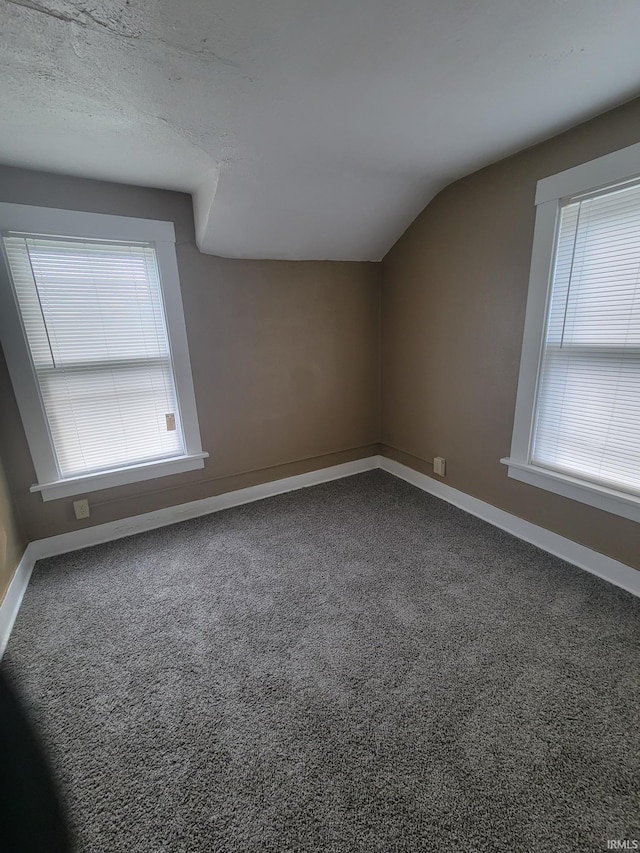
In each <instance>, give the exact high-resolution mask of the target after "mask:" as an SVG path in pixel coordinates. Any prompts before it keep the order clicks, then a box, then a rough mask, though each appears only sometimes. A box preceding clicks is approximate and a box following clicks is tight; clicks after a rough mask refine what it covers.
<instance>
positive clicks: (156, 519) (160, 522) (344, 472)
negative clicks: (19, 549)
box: [29, 456, 380, 560]
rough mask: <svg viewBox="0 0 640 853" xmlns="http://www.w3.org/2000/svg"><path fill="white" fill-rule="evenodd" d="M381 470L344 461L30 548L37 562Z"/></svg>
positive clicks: (373, 460) (374, 464)
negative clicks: (201, 516) (157, 528)
mask: <svg viewBox="0 0 640 853" xmlns="http://www.w3.org/2000/svg"><path fill="white" fill-rule="evenodd" d="M379 467H380V457H379V456H367V457H366V458H365V459H356V460H355V461H354V462H344V463H343V464H342V465H332V466H331V467H329V468H320V469H318V470H316V471H309V472H308V473H307V474H297V475H296V476H295V477H285V478H283V479H282V480H272V481H271V482H269V483H261V484H260V485H259V486H249V487H248V488H246V489H238V490H236V491H234V492H225V493H224V494H222V495H214V496H213V497H210V498H203V499H202V500H199V501H190V502H189V503H186V504H178V505H177V506H171V507H167V508H166V509H159V510H156V511H155V512H146V513H144V514H143V515H134V516H131V517H130V518H123V519H121V520H119V521H110V522H108V523H107V524H96V525H94V526H93V527H85V528H83V529H82V530H73V531H71V532H70V533H60V534H59V535H58V536H49V537H48V538H47V539H36V540H35V541H34V542H32V543H31V544H30V545H29V548H30V549H31V552H32V554H33V556H34V558H35V559H36V560H40V559H42V558H43V557H53V556H55V555H56V554H66V553H68V552H69V551H78V550H79V549H80V548H88V547H89V546H91V545H100V544H101V543H102V542H111V541H112V540H113V539H122V538H123V537H124V536H132V535H133V534H134V533H143V532H144V531H145V530H153V529H154V528H156V527H165V526H166V525H168V524H175V523H176V522H178V521H185V520H186V519H188V518H197V517H198V516H200V515H209V514H210V513H212V512H219V511H220V510H222V509H230V508H231V507H234V506H240V505H241V504H248V503H252V502H253V501H259V500H262V499H263V498H269V497H272V496H273V495H280V494H283V493H284V492H292V491H294V490H296V489H306V488H307V487H308V486H316V485H318V484H319V483H328V482H329V481H330V480H340V479H342V478H343V477H350V476H352V475H353V474H360V473H362V472H363V471H371V470H373V469H375V468H379Z"/></svg>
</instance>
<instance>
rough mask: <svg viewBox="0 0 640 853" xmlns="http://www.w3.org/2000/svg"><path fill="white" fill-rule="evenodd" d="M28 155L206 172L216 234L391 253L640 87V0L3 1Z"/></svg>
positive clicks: (157, 173)
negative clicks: (411, 233) (422, 220)
mask: <svg viewBox="0 0 640 853" xmlns="http://www.w3.org/2000/svg"><path fill="white" fill-rule="evenodd" d="M0 28H1V32H2V39H3V49H2V52H1V55H0V72H1V73H2V87H0V110H1V111H2V122H1V123H0V150H1V151H2V160H3V162H4V163H6V164H9V165H16V166H24V167H29V168H35V169H45V170H49V171H54V172H60V173H64V174H70V175H78V176H83V177H90V178H99V179H104V180H112V181H118V182H124V183H131V184H138V185H144V186H152V187H162V188H166V189H175V190H181V191H186V192H190V193H191V194H192V195H193V198H194V218H195V222H196V233H197V242H198V246H199V248H200V250H201V251H204V252H208V253H212V254H217V255H223V256H227V257H246V258H294V259H335V260H339V259H344V260H379V259H381V258H382V257H383V256H384V255H385V254H386V252H387V251H388V250H389V248H390V247H391V246H392V245H393V243H394V242H395V241H396V240H397V238H398V237H399V236H400V235H401V234H402V232H403V231H404V230H405V228H406V227H407V226H408V225H409V223H410V222H411V221H412V220H413V219H414V218H415V216H416V215H417V214H418V213H419V212H420V210H421V209H422V208H423V207H424V206H425V205H426V204H427V203H428V202H429V200H430V199H431V198H432V197H433V196H434V194H435V193H436V192H438V191H439V190H440V189H441V188H442V187H443V186H445V185H446V184H447V183H450V182H451V181H453V180H455V179H457V178H459V177H461V176H463V175H465V174H468V173H469V172H471V171H474V170H475V169H478V168H480V167H482V166H484V165H486V164H488V163H490V162H493V161H495V160H498V159H500V158H501V157H504V156H506V155H508V154H511V153H514V152H515V151H517V150H520V149H522V148H524V147H526V146H528V145H530V144H532V143H534V142H537V141H540V140H542V139H545V138H547V137H549V136H551V135H553V134H554V133H557V132H559V131H560V130H563V129H565V128H567V127H570V126H571V125H573V124H576V123H578V122H580V121H582V120H584V119H586V118H588V117H590V116H592V115H595V114H596V113H599V112H602V111H604V110H605V109H608V108H609V107H611V106H614V105H615V104H617V103H622V102H623V101H625V100H628V99H630V98H631V97H633V96H634V95H636V94H638V92H639V91H640V51H639V50H638V49H637V33H638V32H639V31H640V3H638V2H637V0H608V2H607V3H603V2H602V0H537V2H536V3H531V2H528V0H473V2H472V0H451V2H446V3H442V2H438V0H427V2H425V0H401V2H397V0H396V1H395V2H392V0H373V2H372V0H347V2H338V0H320V2H317V3H312V4H303V3H300V2H299V0H243V2H241V3H238V2H237V0H216V2H211V0H181V2H179V3H177V2H175V0H95V2H93V3H91V4H89V3H86V2H79V0H74V2H72V0H0Z"/></svg>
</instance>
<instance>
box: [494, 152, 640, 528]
mask: <svg viewBox="0 0 640 853" xmlns="http://www.w3.org/2000/svg"><path fill="white" fill-rule="evenodd" d="M639 175H640V143H638V144H636V145H631V146H629V147H628V148H623V149H622V150H621V151H615V152H614V153H613V154H607V155H605V156H604V157H598V158H597V159H596V160H591V161H590V162H588V163H583V164H581V165H580V166H575V167H574V168H572V169H567V170H566V171H564V172H559V173H558V174H557V175H551V176H550V177H548V178H543V179H542V180H540V181H538V184H537V188H536V223H535V231H534V237H533V251H532V255H531V272H530V276H529V294H528V298H527V310H526V316H525V324H524V337H523V341H522V356H521V360H520V375H519V378H518V393H517V398H516V411H515V419H514V425H513V437H512V442H511V455H510V456H509V457H506V458H504V459H501V460H500V461H501V462H502V463H504V464H505V465H507V466H508V468H509V477H512V478H513V479H515V480H520V481H521V482H523V483H528V484H529V485H532V486H537V487H538V488H540V489H546V490H547V491H550V492H555V493H556V494H559V495H564V496H565V497H568V498H572V499H573V500H576V501H579V502H581V503H585V504H590V505H591V506H595V507H598V508H599V509H603V510H605V511H606V512H610V513H614V514H615V515H621V516H623V517H625V518H630V519H632V520H633V521H640V495H637V496H636V495H634V494H633V493H631V492H626V491H623V490H617V489H615V488H610V487H606V486H602V485H599V484H596V483H591V482H589V481H587V480H582V479H580V478H578V477H572V476H568V475H565V474H561V473H559V472H557V471H550V470H547V469H546V468H542V467H541V466H539V465H533V464H531V461H530V459H531V440H532V429H533V421H534V413H535V403H536V396H537V386H538V375H539V371H540V362H541V358H542V348H543V343H544V329H545V321H546V314H547V303H548V299H549V296H550V292H551V283H552V282H551V277H552V273H553V259H554V254H555V241H556V232H557V223H558V218H559V213H560V205H561V202H562V200H563V199H564V198H567V197H568V196H573V195H577V194H579V193H583V192H585V193H586V192H592V191H593V190H597V189H600V188H603V187H607V186H610V185H612V184H615V183H617V182H622V181H626V180H630V179H632V178H635V177H638V176H639Z"/></svg>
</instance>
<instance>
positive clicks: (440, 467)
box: [433, 456, 446, 477]
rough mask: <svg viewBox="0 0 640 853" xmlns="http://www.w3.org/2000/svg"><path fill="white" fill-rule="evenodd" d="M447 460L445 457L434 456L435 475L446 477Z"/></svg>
mask: <svg viewBox="0 0 640 853" xmlns="http://www.w3.org/2000/svg"><path fill="white" fill-rule="evenodd" d="M445 466H446V459H445V458H444V457H443V456H434V458H433V473H434V474H439V475H440V476H441V477H444V472H445Z"/></svg>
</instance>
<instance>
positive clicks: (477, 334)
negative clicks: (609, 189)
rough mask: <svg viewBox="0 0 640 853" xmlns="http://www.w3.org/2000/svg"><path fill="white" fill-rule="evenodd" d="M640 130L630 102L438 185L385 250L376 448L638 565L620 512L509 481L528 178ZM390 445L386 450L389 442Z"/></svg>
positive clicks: (605, 149) (639, 104) (526, 257)
mask: <svg viewBox="0 0 640 853" xmlns="http://www.w3.org/2000/svg"><path fill="white" fill-rule="evenodd" d="M638 141H640V100H636V101H634V102H632V103H630V104H627V105H625V106H623V107H620V108H618V109H616V110H614V111H612V112H610V113H607V114H605V115H602V116H599V117H598V118H596V119H593V120H592V121H589V122H587V123H585V124H583V125H581V126H579V127H577V128H574V129H573V130H570V131H568V132H567V133H564V134H562V135H561V136H558V137H555V138H554V139H552V140H549V141H547V142H545V143H543V144H541V145H538V146H536V147H534V148H531V149H528V150H527V151H524V152H522V153H520V154H517V155H516V156H514V157H511V158H509V159H507V160H503V161H501V162H500V163H497V164H495V165H493V166H490V167H489V168H486V169H483V170H482V171H480V172H476V173H475V174H473V175H470V176H469V177H467V178H464V179H462V180H460V181H457V182H456V183H454V184H452V185H450V186H449V187H447V188H446V189H445V190H443V191H442V192H441V193H440V195H438V196H437V197H436V198H435V199H434V200H433V201H432V202H431V203H430V204H429V205H428V207H427V208H426V209H425V210H424V211H423V213H422V214H421V215H420V216H419V217H418V219H417V220H416V221H415V222H414V223H413V225H412V226H411V227H410V228H409V230H408V231H407V232H406V233H405V234H404V235H403V237H402V238H401V239H400V240H399V241H398V243H397V244H396V245H395V246H394V248H393V249H392V251H391V252H390V253H389V254H388V255H387V257H386V258H385V259H384V262H383V286H382V301H381V305H382V350H381V359H382V370H381V387H382V406H381V441H382V443H383V445H387V448H388V449H384V448H383V452H385V453H388V455H389V456H392V457H394V458H396V459H398V460H399V461H402V462H405V463H406V464H409V465H412V466H413V467H415V468H417V469H419V470H421V471H423V473H427V474H431V475H433V471H432V469H431V467H430V466H429V465H428V464H425V461H424V460H432V459H433V457H434V456H436V455H438V456H444V457H445V458H446V460H447V477H446V480H445V482H446V483H447V484H448V485H450V486H453V487H455V488H456V489H460V490H462V491H464V492H467V493H468V494H470V495H473V496H475V497H478V498H481V499H482V500H484V501H488V502H489V503H491V504H493V505H495V506H497V507H500V508H502V509H505V510H508V511H509V512H511V513H514V514H515V515H518V516H520V517H521V518H525V519H527V520H529V521H532V522H534V523H536V524H540V525H542V526H543V527H546V528H548V529H549V530H553V531H555V532H557V533H560V534H562V535H563V536H567V537H568V538H569V539H573V540H575V541H577V542H581V543H583V544H585V545H587V546H589V547H591V548H595V549H596V550H598V551H601V552H603V553H605V554H608V555H610V556H611V557H614V558H615V559H618V560H621V561H623V562H625V563H628V564H629V565H631V566H633V567H635V568H640V534H639V530H638V525H637V524H635V523H634V522H632V521H628V520H625V519H622V518H619V517H617V516H614V515H610V514H608V513H605V512H601V511H598V510H596V509H594V508H592V507H589V506H586V505H585V504H579V503H575V502H573V501H570V500H568V499H566V498H562V497H560V496H558V495H554V494H552V493H550V492H545V491H541V490H539V489H536V488H533V487H532V486H528V485H525V484H524V483H519V482H517V481H514V480H510V479H508V477H507V469H506V468H505V466H504V465H501V464H500V462H499V461H498V460H499V459H500V458H501V457H504V456H508V455H509V451H510V445H511V430H512V426H513V416H514V409H515V399H516V386H517V379H518V368H519V363H520V347H521V344H522V331H523V324H524V313H525V303H526V297H527V287H528V277H529V263H530V258H531V246H532V240H533V225H534V213H535V211H534V195H535V187H536V181H538V180H539V179H540V178H542V177H545V176H546V175H551V174H554V173H556V172H559V171H561V170H563V169H567V168H569V167H571V166H575V165H577V164H578V163H582V162H585V161H587V160H590V159H592V158H594V157H598V156H601V155H603V154H607V153H609V152H611V151H615V150H617V149H619V148H623V147H624V146H626V145H631V144H633V143H635V142H638ZM390 448H395V449H396V450H395V451H394V450H391V449H390Z"/></svg>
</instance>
